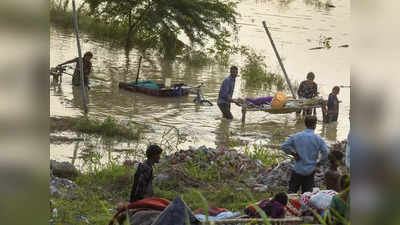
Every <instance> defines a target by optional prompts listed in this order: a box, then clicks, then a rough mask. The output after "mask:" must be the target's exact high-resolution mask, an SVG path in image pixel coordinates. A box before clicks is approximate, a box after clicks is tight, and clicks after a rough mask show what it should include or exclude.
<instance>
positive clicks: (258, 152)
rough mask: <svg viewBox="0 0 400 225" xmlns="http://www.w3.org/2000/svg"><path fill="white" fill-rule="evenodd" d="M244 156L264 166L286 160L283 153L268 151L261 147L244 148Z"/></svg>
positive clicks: (273, 150)
mask: <svg viewBox="0 0 400 225" xmlns="http://www.w3.org/2000/svg"><path fill="white" fill-rule="evenodd" d="M244 154H245V155H246V156H247V157H249V158H250V159H255V160H257V159H258V160H260V161H261V162H262V163H263V164H264V166H271V165H274V164H277V163H278V162H281V161H283V160H284V159H286V158H287V156H286V155H285V153H284V152H283V151H277V150H275V149H268V148H265V147H262V146H261V145H253V146H246V147H245V149H244Z"/></svg>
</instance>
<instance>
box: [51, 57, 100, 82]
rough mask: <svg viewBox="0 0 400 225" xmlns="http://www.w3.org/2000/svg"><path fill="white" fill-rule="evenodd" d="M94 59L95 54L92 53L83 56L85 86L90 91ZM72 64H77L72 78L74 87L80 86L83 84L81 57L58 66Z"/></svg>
mask: <svg viewBox="0 0 400 225" xmlns="http://www.w3.org/2000/svg"><path fill="white" fill-rule="evenodd" d="M92 58H93V53H91V52H86V53H85V54H84V55H83V59H82V61H83V79H84V84H85V87H87V88H88V89H90V87H89V74H90V72H91V71H92V62H91V61H90V60H91V59H92ZM70 63H76V64H75V71H74V74H73V76H72V84H73V85H74V86H79V85H80V84H81V76H80V65H79V57H77V58H74V59H71V60H68V61H66V62H64V63H61V64H59V65H58V66H63V65H66V64H70Z"/></svg>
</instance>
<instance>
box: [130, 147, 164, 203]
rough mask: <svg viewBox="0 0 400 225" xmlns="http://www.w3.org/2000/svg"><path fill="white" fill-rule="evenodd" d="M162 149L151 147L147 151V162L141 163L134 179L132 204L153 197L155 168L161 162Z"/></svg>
mask: <svg viewBox="0 0 400 225" xmlns="http://www.w3.org/2000/svg"><path fill="white" fill-rule="evenodd" d="M161 153H162V149H161V148H160V147H159V146H158V145H150V146H149V147H148V148H147V150H146V157H147V160H146V161H144V162H143V163H140V164H139V166H138V168H137V170H136V173H135V176H134V178H133V186H132V191H131V197H130V202H134V201H138V200H141V199H144V198H149V197H152V196H153V178H154V176H153V166H154V164H156V163H158V162H159V161H160V156H161Z"/></svg>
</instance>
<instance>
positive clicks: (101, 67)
mask: <svg viewBox="0 0 400 225" xmlns="http://www.w3.org/2000/svg"><path fill="white" fill-rule="evenodd" d="M322 3H324V2H319V1H316V0H245V1H241V3H240V4H239V7H238V11H239V12H240V14H241V18H240V19H239V23H240V31H239V43H240V44H242V45H247V46H249V47H251V48H254V49H256V50H257V52H259V53H262V54H263V55H265V56H266V63H267V65H268V67H269V69H270V70H272V71H275V72H281V70H280V67H279V64H278V61H277V59H276V57H275V54H274V52H273V49H272V47H271V44H270V42H269V39H268V37H267V35H266V33H265V31H264V28H263V27H262V21H266V23H267V26H268V27H269V28H270V32H271V34H272V37H273V39H274V41H275V44H276V47H277V49H278V51H279V54H280V55H281V57H282V58H283V59H284V61H283V63H284V65H285V68H286V71H287V73H288V75H289V78H290V79H291V81H292V82H294V81H297V82H300V81H302V80H304V79H305V76H306V74H307V73H308V72H309V71H313V72H314V73H315V74H316V79H315V81H316V82H317V83H318V85H319V92H320V94H321V95H322V96H324V97H325V98H327V96H328V94H329V93H330V91H331V89H332V87H333V86H335V85H349V84H350V64H349V57H350V50H349V49H350V48H351V45H350V48H339V47H338V46H340V45H344V44H351V43H350V33H349V31H350V1H347V0H336V1H334V3H333V4H334V5H335V7H325V6H324V5H323V4H322ZM326 37H332V39H331V41H330V44H331V46H332V47H331V48H330V49H319V50H309V49H310V48H313V47H318V46H320V45H321V43H320V41H321V40H322V39H324V38H326ZM81 45H82V48H83V51H92V52H93V53H94V58H93V59H92V62H93V72H92V74H91V76H92V79H91V87H92V88H91V90H90V92H89V94H88V101H89V104H88V107H89V117H93V118H100V119H102V118H105V117H107V116H109V115H110V116H113V117H115V118H117V119H118V120H120V121H121V122H126V121H135V122H137V123H140V124H145V125H146V126H147V127H148V128H149V129H147V133H146V139H147V140H148V141H149V142H159V141H160V137H161V136H162V135H163V134H165V133H166V132H167V131H168V130H170V129H171V127H175V128H177V129H178V130H179V131H180V132H181V133H182V134H183V135H185V136H186V137H188V139H189V141H187V142H186V143H184V144H182V145H181V147H182V148H184V147H187V146H188V145H193V146H200V145H206V146H209V147H215V146H218V145H222V144H225V143H227V141H228V140H233V139H235V140H245V141H249V142H251V143H253V142H263V143H271V142H274V143H277V142H279V141H277V140H274V138H276V137H277V136H279V138H285V137H287V136H289V135H291V134H293V133H295V132H298V131H301V130H302V129H304V125H303V123H304V122H303V121H302V120H297V119H296V116H295V114H294V113H293V114H269V113H265V112H248V113H247V116H246V124H242V123H241V109H240V108H239V107H237V106H235V105H232V113H233V115H234V117H235V119H234V120H233V121H226V120H224V119H221V113H220V111H219V109H218V107H217V106H216V99H217V97H218V91H219V87H220V84H221V82H222V80H223V79H224V78H225V77H226V76H227V75H228V70H229V68H224V67H222V66H218V65H210V66H205V67H200V68H199V67H189V66H185V65H184V64H174V65H161V64H160V63H158V61H157V58H155V57H153V56H148V58H149V59H152V61H153V62H150V61H151V60H147V59H144V60H143V61H142V67H141V71H140V79H151V80H154V81H159V82H164V80H165V79H166V78H171V79H172V82H173V83H174V82H184V83H186V84H199V83H204V87H203V88H202V92H203V94H204V96H205V98H206V99H208V100H210V101H211V102H213V103H214V105H213V106H211V107H209V106H196V105H195V104H194V103H193V102H192V101H193V98H194V96H193V95H192V96H189V97H183V98H157V97H152V96H147V95H144V94H139V93H132V92H128V91H124V90H120V89H119V88H118V82H121V81H124V82H127V81H133V80H135V78H136V72H137V66H138V54H137V53H136V52H135V50H133V51H131V52H130V53H129V54H127V53H126V52H125V51H124V50H123V49H120V48H115V47H112V46H110V45H109V44H108V43H105V42H101V41H96V40H94V39H92V38H90V37H89V36H87V35H85V34H81ZM76 56H77V50H76V42H75V38H74V35H73V33H71V31H66V30H63V29H60V28H57V27H54V26H51V27H50V65H51V66H55V65H57V64H59V63H61V62H64V61H66V60H69V59H72V58H74V57H76ZM154 62H155V63H154ZM232 64H236V65H238V66H239V74H240V67H241V65H242V64H243V59H242V58H240V57H239V56H233V57H232ZM270 94H271V93H270V92H268V91H266V90H251V89H248V88H245V85H244V82H242V81H241V78H240V77H239V78H238V79H237V81H236V87H235V92H234V97H257V96H266V95H270ZM338 98H339V100H341V101H342V103H341V104H340V113H339V121H338V123H333V124H328V125H325V124H323V123H322V117H321V112H320V111H319V110H318V119H319V123H318V126H317V129H316V133H317V134H319V135H321V136H322V137H323V138H324V139H325V140H326V141H327V142H334V141H336V140H343V139H345V138H346V137H347V134H348V132H349V129H350V121H349V110H350V89H349V88H342V89H341V91H340V94H339V96H338ZM81 102H82V101H81V93H80V90H79V89H76V88H72V85H71V77H70V76H64V77H63V83H62V84H61V85H60V86H54V85H51V87H50V115H51V116H69V117H71V116H72V117H77V116H80V115H82V114H83V110H82V106H81ZM277 134H278V135H277ZM67 135H68V134H67ZM82 145H84V144H82ZM76 149H79V148H77V144H76V143H75V144H65V143H64V144H61V145H60V144H55V143H52V144H51V145H50V157H51V158H52V159H57V160H67V161H68V160H70V159H71V158H73V155H74V153H75V154H76Z"/></svg>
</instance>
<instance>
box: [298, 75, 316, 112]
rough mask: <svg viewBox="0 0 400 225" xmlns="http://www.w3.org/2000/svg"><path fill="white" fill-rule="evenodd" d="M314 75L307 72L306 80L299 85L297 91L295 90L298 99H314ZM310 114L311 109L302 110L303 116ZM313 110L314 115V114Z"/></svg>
mask: <svg viewBox="0 0 400 225" xmlns="http://www.w3.org/2000/svg"><path fill="white" fill-rule="evenodd" d="M314 79H315V74H314V73H313V72H309V73H308V74H307V80H305V81H302V82H301V83H300V86H299V89H298V90H297V94H298V95H299V98H305V99H310V98H314V97H316V96H317V95H318V85H317V83H315V82H314ZM311 113H312V110H311V109H306V110H303V115H304V114H307V115H310V114H311ZM315 113H316V112H315V109H314V114H315Z"/></svg>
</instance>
